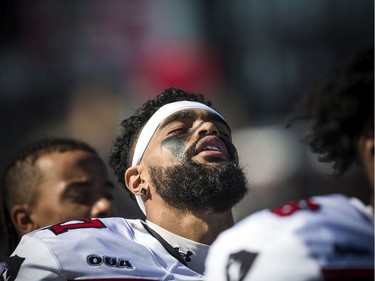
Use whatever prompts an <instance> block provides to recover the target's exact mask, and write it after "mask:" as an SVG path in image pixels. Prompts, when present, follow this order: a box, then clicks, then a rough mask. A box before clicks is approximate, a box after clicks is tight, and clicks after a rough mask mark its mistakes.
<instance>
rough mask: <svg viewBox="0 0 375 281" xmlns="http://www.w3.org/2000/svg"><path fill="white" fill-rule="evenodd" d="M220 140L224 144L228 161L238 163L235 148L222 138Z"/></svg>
mask: <svg viewBox="0 0 375 281" xmlns="http://www.w3.org/2000/svg"><path fill="white" fill-rule="evenodd" d="M221 140H222V141H223V142H224V144H225V146H226V147H227V149H228V153H229V156H230V160H232V161H236V163H238V153H237V149H236V147H235V146H234V145H233V143H231V142H230V141H228V140H227V139H224V138H222V139H221Z"/></svg>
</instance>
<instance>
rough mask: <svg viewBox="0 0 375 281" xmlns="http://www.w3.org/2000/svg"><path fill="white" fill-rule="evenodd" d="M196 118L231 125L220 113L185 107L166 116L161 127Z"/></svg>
mask: <svg viewBox="0 0 375 281" xmlns="http://www.w3.org/2000/svg"><path fill="white" fill-rule="evenodd" d="M195 120H207V121H212V122H215V123H220V124H223V125H224V126H226V127H227V128H228V129H230V127H229V125H228V124H227V123H226V121H225V120H223V119H222V118H221V117H220V116H219V115H217V114H215V113H213V112H210V111H208V110H204V109H184V110H181V111H177V112H175V113H173V114H171V115H170V116H168V117H166V118H165V119H164V120H163V121H162V122H161V123H160V126H159V129H163V128H164V127H166V126H167V125H169V124H171V123H173V122H175V121H195Z"/></svg>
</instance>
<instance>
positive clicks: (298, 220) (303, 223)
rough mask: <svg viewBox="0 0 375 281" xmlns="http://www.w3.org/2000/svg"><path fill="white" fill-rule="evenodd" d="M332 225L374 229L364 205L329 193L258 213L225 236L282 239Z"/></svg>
mask: <svg viewBox="0 0 375 281" xmlns="http://www.w3.org/2000/svg"><path fill="white" fill-rule="evenodd" d="M332 224H335V225H341V228H342V229H345V228H347V229H352V228H354V227H353V225H355V224H357V225H358V224H362V225H363V226H367V227H368V228H369V229H370V228H372V226H373V220H371V216H370V215H368V214H366V211H365V206H364V205H363V204H361V203H358V202H357V204H353V199H352V198H348V197H347V196H345V195H342V194H329V195H322V196H313V197H310V198H306V199H300V200H294V201H293V200H292V201H287V202H284V203H282V204H280V205H278V206H275V207H272V208H268V209H263V210H260V211H258V212H255V213H253V214H251V215H249V216H248V217H246V218H244V219H242V220H241V221H239V222H238V223H237V224H236V225H235V226H234V227H232V228H231V229H229V230H227V231H226V232H225V236H227V237H228V239H231V237H232V236H237V235H239V234H241V233H246V235H247V236H249V235H251V236H252V237H256V236H257V237H260V238H262V237H263V238H264V237H268V238H269V239H270V236H272V235H273V233H274V235H275V236H276V235H277V236H280V234H281V233H286V232H288V233H292V234H293V233H297V232H298V231H299V230H301V229H305V228H309V229H314V227H319V228H331V226H332ZM337 228H338V229H339V228H340V227H337ZM250 230H251V231H250ZM223 236H224V235H223Z"/></svg>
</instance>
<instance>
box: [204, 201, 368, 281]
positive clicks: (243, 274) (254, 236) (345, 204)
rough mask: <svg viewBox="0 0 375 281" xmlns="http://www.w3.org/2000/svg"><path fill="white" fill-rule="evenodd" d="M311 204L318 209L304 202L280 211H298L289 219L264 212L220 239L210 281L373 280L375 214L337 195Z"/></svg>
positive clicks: (210, 255) (209, 267)
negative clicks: (341, 278)
mask: <svg viewBox="0 0 375 281" xmlns="http://www.w3.org/2000/svg"><path fill="white" fill-rule="evenodd" d="M311 202H315V203H314V204H317V205H318V206H319V208H318V209H316V210H313V209H311V208H309V207H308V204H307V201H306V200H301V201H299V202H296V203H295V204H294V207H293V205H290V204H289V205H284V207H283V209H279V210H282V212H284V213H285V214H287V213H288V212H289V211H290V210H293V208H295V211H291V212H290V214H289V215H285V216H281V215H277V214H275V213H274V212H271V211H270V210H263V211H260V212H257V213H255V214H253V215H250V216H249V217H247V218H245V219H244V220H242V221H240V222H239V223H237V224H236V225H235V226H234V227H232V228H231V229H229V230H227V231H225V232H223V233H222V234H220V235H219V237H218V239H217V240H216V241H215V242H214V243H213V245H212V246H211V248H210V250H209V253H208V256H207V259H206V271H205V275H206V277H207V280H208V281H221V280H223V281H224V280H231V281H234V280H243V281H255V280H259V281H264V280H267V281H272V280H277V281H290V280H293V281H307V280H328V276H329V277H330V278H332V279H329V280H340V278H338V277H340V274H345V275H344V277H346V278H349V279H350V280H358V278H356V276H357V277H358V276H359V275H356V274H358V273H359V274H368V275H369V276H370V279H372V276H373V274H374V273H373V270H374V216H373V214H372V213H369V212H368V209H367V208H366V207H365V206H364V205H363V204H362V203H360V202H359V201H358V200H356V201H353V200H352V199H350V198H347V197H345V196H343V195H338V194H335V195H327V196H317V197H312V201H311ZM353 202H355V203H354V204H353ZM251 261H252V262H251ZM350 274H353V275H350ZM341 277H343V275H341ZM241 278H243V279H241ZM335 278H336V279H335ZM349 279H345V280H349ZM361 280H362V279H361ZM366 280H367V279H366Z"/></svg>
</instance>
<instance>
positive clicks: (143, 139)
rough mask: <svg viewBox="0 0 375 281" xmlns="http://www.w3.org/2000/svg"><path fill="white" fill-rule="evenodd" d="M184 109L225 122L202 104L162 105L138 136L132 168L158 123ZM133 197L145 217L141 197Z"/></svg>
mask: <svg viewBox="0 0 375 281" xmlns="http://www.w3.org/2000/svg"><path fill="white" fill-rule="evenodd" d="M184 109H204V110H207V111H210V112H212V113H215V114H216V115H218V116H220V118H221V119H223V120H224V121H225V119H224V117H223V116H222V115H221V114H220V113H219V112H217V111H216V110H214V109H213V108H211V107H209V106H207V105H205V104H203V103H199V102H193V101H177V102H172V103H169V104H166V105H163V106H162V107H160V108H159V109H158V110H157V111H156V112H155V113H154V115H152V116H151V118H150V119H149V120H148V121H147V123H146V125H145V126H144V127H143V129H142V131H141V133H140V134H139V137H138V140H137V143H136V145H135V148H134V155H133V161H132V166H136V165H138V164H139V162H140V161H141V159H142V156H143V153H144V152H145V150H146V148H147V145H148V143H149V142H150V140H151V138H152V136H153V135H154V133H155V131H156V129H157V128H158V127H159V125H160V123H162V122H163V121H164V120H165V118H167V117H169V116H170V115H172V114H173V113H176V112H177V111H181V110H184ZM135 197H136V200H137V203H138V205H139V207H140V208H141V210H142V212H143V213H144V214H145V215H146V208H145V205H144V203H143V200H142V198H141V196H140V195H136V196H135Z"/></svg>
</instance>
